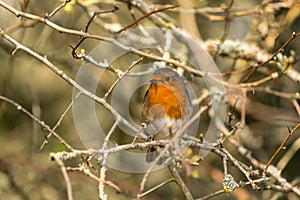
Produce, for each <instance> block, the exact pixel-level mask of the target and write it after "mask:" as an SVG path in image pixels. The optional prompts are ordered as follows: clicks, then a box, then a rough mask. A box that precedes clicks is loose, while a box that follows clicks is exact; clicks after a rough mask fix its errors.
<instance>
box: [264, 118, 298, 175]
mask: <svg viewBox="0 0 300 200" xmlns="http://www.w3.org/2000/svg"><path fill="white" fill-rule="evenodd" d="M299 127H300V122H299V123H298V124H297V125H296V126H295V127H294V128H293V129H292V130H290V129H288V130H289V133H288V135H287V136H286V137H285V139H284V140H283V141H282V143H281V145H280V146H279V147H278V148H277V150H276V151H275V153H274V154H273V155H272V156H271V158H270V159H269V161H268V162H267V164H266V166H265V168H264V171H263V173H262V174H263V175H266V173H267V171H268V168H269V166H270V165H271V163H272V161H273V160H274V158H275V157H276V156H277V155H278V153H279V152H280V151H281V150H283V149H284V146H285V144H286V143H287V141H288V140H289V139H290V137H292V136H293V134H294V133H295V132H296V130H297V129H298V128H299Z"/></svg>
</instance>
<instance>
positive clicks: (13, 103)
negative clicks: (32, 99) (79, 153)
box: [0, 95, 74, 151]
mask: <svg viewBox="0 0 300 200" xmlns="http://www.w3.org/2000/svg"><path fill="white" fill-rule="evenodd" d="M0 99H1V100H3V101H5V102H7V103H10V104H11V105H13V106H14V107H16V109H17V110H20V111H21V112H23V113H25V114H26V115H27V116H29V117H30V118H31V119H33V120H34V121H35V122H36V123H38V124H39V125H40V126H41V127H43V128H44V129H45V130H46V131H48V132H50V133H51V134H52V135H54V137H56V138H57V139H58V141H59V142H60V143H62V144H63V145H65V146H66V147H67V148H68V149H69V150H71V151H73V150H74V148H73V147H72V146H71V145H69V144H68V143H67V142H66V141H65V140H64V139H63V138H62V137H60V135H59V134H58V133H56V132H55V131H54V130H53V129H51V128H50V126H49V125H47V124H46V123H45V122H44V121H41V120H40V119H39V118H37V117H36V116H34V115H33V114H31V113H30V112H29V111H28V110H26V109H25V108H23V107H22V106H21V105H20V104H18V103H17V102H15V101H13V100H12V99H9V98H7V97H4V96H1V95H0Z"/></svg>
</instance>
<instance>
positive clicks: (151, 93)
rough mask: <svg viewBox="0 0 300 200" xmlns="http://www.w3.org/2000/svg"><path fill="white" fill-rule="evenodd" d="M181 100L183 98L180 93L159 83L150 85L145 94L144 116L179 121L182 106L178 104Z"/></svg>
mask: <svg viewBox="0 0 300 200" xmlns="http://www.w3.org/2000/svg"><path fill="white" fill-rule="evenodd" d="M181 98H184V97H183V96H182V95H180V91H177V90H176V89H174V88H171V87H169V86H165V85H164V84H161V83H157V84H151V85H150V87H149V89H148V93H147V101H148V105H147V109H146V112H145V114H146V116H148V117H149V118H152V119H155V118H156V119H157V118H163V117H169V118H170V119H171V120H172V119H180V118H181V116H182V108H181V106H183V105H181V103H180V99H181Z"/></svg>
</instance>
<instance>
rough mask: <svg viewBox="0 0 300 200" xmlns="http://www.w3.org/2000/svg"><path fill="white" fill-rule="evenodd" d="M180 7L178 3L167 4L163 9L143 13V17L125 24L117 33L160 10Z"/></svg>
mask: <svg viewBox="0 0 300 200" xmlns="http://www.w3.org/2000/svg"><path fill="white" fill-rule="evenodd" d="M177 7H179V4H176V5H172V6H167V7H164V8H161V9H158V10H153V11H151V12H149V13H148V14H146V15H143V16H142V17H140V18H138V19H136V20H135V21H133V22H131V23H130V24H128V25H127V26H125V27H124V28H122V29H121V30H119V31H118V32H117V34H120V33H121V32H123V31H124V30H126V29H128V28H130V27H132V26H134V25H135V24H137V23H139V22H140V21H142V20H143V19H146V18H148V17H149V16H150V15H153V14H155V13H159V12H163V11H166V10H170V9H174V8H177Z"/></svg>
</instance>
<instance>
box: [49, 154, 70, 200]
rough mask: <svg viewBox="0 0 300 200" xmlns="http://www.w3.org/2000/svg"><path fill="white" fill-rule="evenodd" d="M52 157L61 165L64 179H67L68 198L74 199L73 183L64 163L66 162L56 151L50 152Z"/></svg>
mask: <svg viewBox="0 0 300 200" xmlns="http://www.w3.org/2000/svg"><path fill="white" fill-rule="evenodd" d="M50 158H52V159H54V160H55V161H56V162H57V164H58V166H59V167H60V169H61V171H62V173H63V176H64V179H65V182H66V186H67V192H68V200H73V190H72V184H71V180H70V177H69V175H68V172H67V169H66V167H65V165H64V162H63V161H62V160H61V159H60V157H59V156H57V154H55V153H50Z"/></svg>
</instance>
